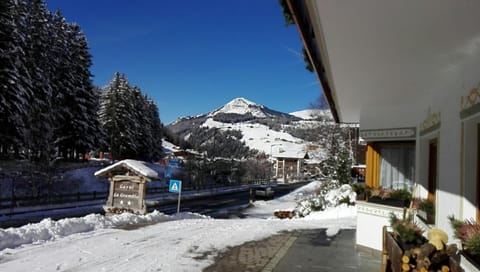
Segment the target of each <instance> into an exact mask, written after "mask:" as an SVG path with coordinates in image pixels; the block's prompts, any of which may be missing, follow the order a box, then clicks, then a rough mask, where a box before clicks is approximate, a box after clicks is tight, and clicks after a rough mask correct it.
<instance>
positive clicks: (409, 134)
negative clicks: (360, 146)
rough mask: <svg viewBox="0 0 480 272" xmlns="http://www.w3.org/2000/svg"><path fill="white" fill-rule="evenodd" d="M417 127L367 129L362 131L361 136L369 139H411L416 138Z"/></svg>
mask: <svg viewBox="0 0 480 272" xmlns="http://www.w3.org/2000/svg"><path fill="white" fill-rule="evenodd" d="M415 135H416V129H415V127H406V128H389V129H365V130H361V131H360V137H362V138H363V139H365V140H367V141H369V140H370V141H373V140H381V139H385V140H402V139H403V140H411V139H415Z"/></svg>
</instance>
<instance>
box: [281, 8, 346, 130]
mask: <svg viewBox="0 0 480 272" xmlns="http://www.w3.org/2000/svg"><path fill="white" fill-rule="evenodd" d="M299 2H300V1H297V0H286V3H287V6H288V9H289V10H290V13H291V14H292V17H293V21H294V22H295V25H296V26H297V29H298V32H299V34H300V38H301V40H302V43H303V45H304V46H305V49H306V51H307V55H308V58H309V59H310V62H311V63H312V65H313V69H314V70H315V74H316V75H317V77H318V80H319V81H320V84H321V85H322V89H323V94H324V96H325V98H326V99H327V102H328V104H329V105H330V111H331V112H332V116H333V119H334V120H335V122H337V123H339V122H340V118H339V114H338V111H337V107H336V104H335V100H334V99H333V91H332V88H331V86H330V83H329V81H328V78H327V75H326V69H325V65H324V63H323V61H322V59H317V58H313V57H312V52H313V45H312V43H310V42H308V40H309V37H310V35H309V34H308V32H307V28H306V26H305V25H304V24H303V22H302V20H301V19H300V18H299V16H300V12H299V6H298V3H299ZM319 58H321V57H320V56H319Z"/></svg>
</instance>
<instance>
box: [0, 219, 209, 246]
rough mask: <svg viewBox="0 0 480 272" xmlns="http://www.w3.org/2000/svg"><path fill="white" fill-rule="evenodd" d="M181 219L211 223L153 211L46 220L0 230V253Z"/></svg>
mask: <svg viewBox="0 0 480 272" xmlns="http://www.w3.org/2000/svg"><path fill="white" fill-rule="evenodd" d="M184 219H210V217H208V216H204V215H200V214H194V213H180V214H176V215H172V216H170V215H165V214H163V213H161V212H158V211H153V212H151V213H149V214H146V215H135V214H131V213H122V214H118V215H113V216H103V215H100V214H89V215H87V216H84V217H79V218H67V219H61V220H58V221H54V220H52V219H50V218H47V219H44V220H42V221H41V222H39V223H35V224H28V225H25V226H22V227H19V228H8V229H0V251H1V250H3V249H6V248H15V247H18V246H20V245H24V244H32V243H38V242H42V241H49V240H55V239H57V238H60V237H65V236H69V235H72V234H75V233H84V232H90V231H95V230H99V229H108V228H115V227H122V226H127V225H132V224H144V223H158V222H163V221H171V220H184Z"/></svg>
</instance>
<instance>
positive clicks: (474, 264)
mask: <svg viewBox="0 0 480 272" xmlns="http://www.w3.org/2000/svg"><path fill="white" fill-rule="evenodd" d="M460 263H461V264H462V267H463V268H465V271H466V272H470V271H480V256H472V255H470V254H468V253H467V252H464V251H462V252H460Z"/></svg>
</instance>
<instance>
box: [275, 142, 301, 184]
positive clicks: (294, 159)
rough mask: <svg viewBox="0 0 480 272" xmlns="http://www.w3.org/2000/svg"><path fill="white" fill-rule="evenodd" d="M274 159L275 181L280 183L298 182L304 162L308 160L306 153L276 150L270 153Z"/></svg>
mask: <svg viewBox="0 0 480 272" xmlns="http://www.w3.org/2000/svg"><path fill="white" fill-rule="evenodd" d="M272 158H273V159H274V169H275V176H274V177H275V179H277V180H278V182H280V183H288V182H289V181H293V180H299V179H301V178H302V177H303V164H304V160H305V159H308V153H307V152H305V151H298V150H283V149H281V148H279V149H278V152H276V153H272Z"/></svg>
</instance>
